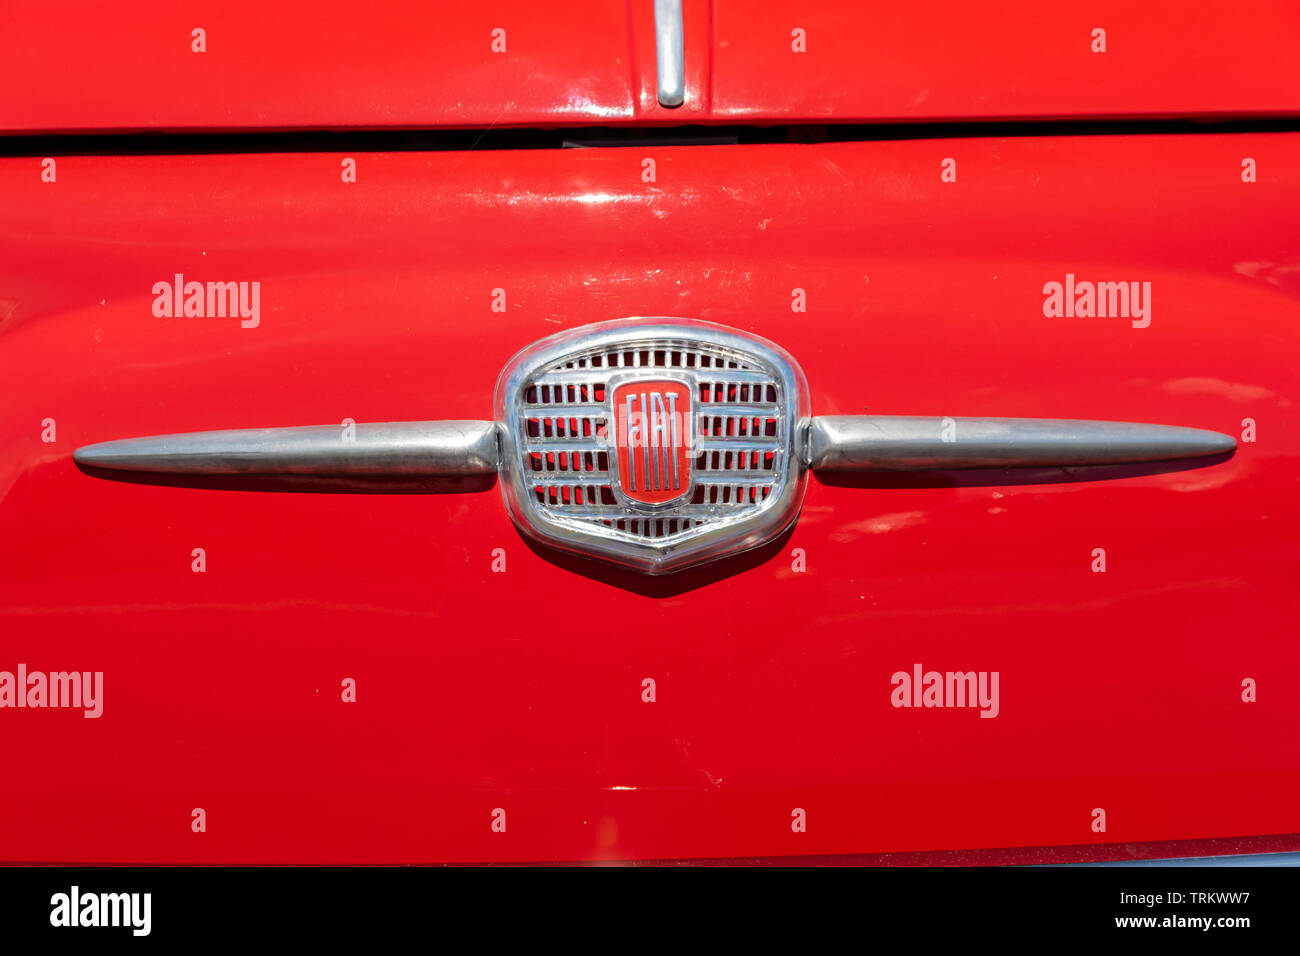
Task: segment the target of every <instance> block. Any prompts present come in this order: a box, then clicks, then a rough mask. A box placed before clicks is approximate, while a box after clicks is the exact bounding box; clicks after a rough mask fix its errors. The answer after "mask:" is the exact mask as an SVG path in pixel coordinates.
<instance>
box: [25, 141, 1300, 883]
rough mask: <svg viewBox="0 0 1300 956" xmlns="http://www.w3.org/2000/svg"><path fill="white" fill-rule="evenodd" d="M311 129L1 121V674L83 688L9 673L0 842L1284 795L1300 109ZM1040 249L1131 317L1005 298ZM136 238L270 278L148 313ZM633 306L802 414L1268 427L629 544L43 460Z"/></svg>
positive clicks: (460, 846) (191, 266)
mask: <svg viewBox="0 0 1300 956" xmlns="http://www.w3.org/2000/svg"><path fill="white" fill-rule="evenodd" d="M645 155H651V156H653V157H654V158H655V159H656V160H657V171H658V172H657V176H658V181H657V182H656V183H653V184H646V183H643V182H642V180H641V170H642V163H641V160H642V158H643V156H645ZM1243 156H1249V157H1252V158H1254V159H1255V160H1256V161H1257V163H1258V170H1259V181H1258V182H1257V183H1254V184H1246V183H1243V182H1242V181H1241V177H1240V170H1241V160H1242V157H1243ZM946 157H950V158H955V159H956V161H957V169H958V179H957V182H955V183H944V182H941V181H940V175H939V173H940V167H941V160H942V159H944V158H946ZM339 166H340V157H339V156H337V155H328V154H322V155H263V156H241V155H230V156H209V157H134V158H112V157H109V158H91V157H86V158H78V157H66V158H63V159H60V160H59V163H58V180H57V183H54V184H48V183H42V182H41V179H40V164H39V160H38V159H35V158H32V159H4V160H0V196H3V197H4V205H5V209H6V214H5V216H4V217H3V218H2V219H0V407H3V408H4V415H3V418H2V419H0V429H2V431H0V542H3V546H2V547H0V609H2V615H3V617H2V621H3V624H2V628H0V669H5V670H12V669H13V668H14V667H15V666H16V665H17V664H18V663H24V664H26V665H27V667H28V668H29V669H31V670H45V671H53V670H65V669H76V670H93V671H102V672H103V673H104V687H105V690H104V713H103V716H102V717H100V718H99V719H95V720H87V719H83V717H82V716H81V713H80V712H79V711H69V710H52V709H46V710H33V709H24V710H13V709H6V710H0V734H2V735H3V741H4V750H5V768H6V771H5V783H4V786H3V787H0V858H4V859H9V860H32V859H45V860H78V861H163V862H166V861H185V862H189V861H206V862H219V861H266V862H272V861H276V862H290V861H293V862H315V861H464V860H555V859H603V858H685V857H710V858H720V857H737V856H775V855H782V854H821V853H835V854H848V853H879V852H895V851H908V852H912V851H924V850H932V849H945V850H953V849H965V848H976V847H1026V846H1042V845H1078V844H1087V843H1096V844H1102V843H1115V844H1124V843H1132V842H1140V841H1155V840H1185V839H1193V838H1211V837H1233V836H1241V835H1257V834H1270V833H1294V832H1296V831H1297V830H1300V810H1298V809H1297V805H1296V802H1295V800H1294V795H1295V794H1296V792H1297V791H1298V788H1300V741H1297V738H1296V735H1295V733H1294V728H1295V726H1296V725H1297V721H1298V720H1300V693H1297V691H1298V690H1300V688H1297V678H1296V675H1297V674H1298V673H1300V645H1297V642H1296V607H1295V591H1294V577H1295V568H1296V566H1297V550H1298V546H1297V530H1300V529H1298V528H1297V521H1296V510H1295V507H1294V498H1295V493H1296V474H1297V457H1298V456H1300V430H1298V427H1297V422H1296V417H1295V407H1294V401H1295V396H1296V395H1297V392H1298V388H1297V386H1298V385H1300V383H1298V382H1297V369H1296V363H1295V354H1296V344H1297V329H1300V278H1298V276H1300V271H1297V263H1298V262H1300V258H1298V256H1297V242H1296V232H1295V226H1294V224H1295V222H1296V219H1297V213H1300V182H1298V181H1297V179H1296V178H1295V176H1294V170H1295V169H1297V168H1300V136H1297V135H1289V134H1258V135H1257V134H1243V135H1236V136H1217V135H1201V136H1195V137H1160V136H1131V137H1075V138H1059V139H1033V138H1022V139H1010V140H960V141H928V142H885V143H866V144H838V145H823V146H758V147H696V148H650V149H649V150H648V151H643V150H641V149H614V150H567V151H528V152H504V151H503V152H492V153H484V154H482V155H478V154H474V155H469V156H467V155H464V154H451V153H446V154H433V155H424V154H412V153H403V154H391V155H378V154H376V155H361V156H359V157H358V181H357V183H356V184H355V185H344V184H342V183H341V182H340V181H339ZM1067 272H1069V273H1074V274H1076V275H1077V276H1079V277H1081V278H1083V277H1092V278H1094V279H1097V280H1107V279H1115V280H1135V281H1149V282H1151V283H1152V289H1153V292H1152V322H1151V324H1150V326H1149V327H1148V328H1145V329H1134V328H1132V327H1131V325H1130V324H1129V323H1128V322H1126V321H1123V320H1099V319H1063V318H1058V319H1048V318H1045V317H1044V315H1043V309H1042V305H1043V293H1042V288H1043V285H1044V283H1045V282H1048V281H1053V280H1058V281H1059V280H1060V279H1062V278H1063V276H1064V275H1065V274H1066V273H1067ZM175 273H183V274H184V275H185V276H186V277H188V278H193V279H197V280H200V281H207V280H220V281H258V282H260V283H261V316H260V323H259V324H258V326H257V327H256V328H251V329H244V328H241V327H240V323H239V321H238V320H237V319H221V318H202V319H200V318H188V319H176V318H172V319H167V318H157V317H155V316H154V314H153V311H152V308H151V306H152V303H153V294H152V292H151V289H152V286H153V284H154V283H156V282H159V281H171V279H172V277H173V275H174V274H175ZM498 288H500V289H504V290H506V296H507V302H508V308H507V311H506V312H505V313H498V312H494V311H492V309H491V304H492V301H493V298H494V292H493V290H494V289H498ZM795 288H800V289H803V290H805V292H806V296H807V312H806V313H794V312H792V311H791V301H792V289H795ZM637 314H641V315H685V316H693V317H698V318H703V319H707V320H711V321H715V322H721V323H724V324H730V325H733V326H736V327H739V328H743V329H748V330H751V331H754V332H757V333H759V334H761V335H763V336H766V337H768V338H770V339H772V340H774V341H775V342H777V343H779V344H780V345H782V346H783V347H785V348H786V349H788V350H789V351H790V352H792V353H793V354H794V355H795V356H796V358H797V359H798V360H799V361H800V363H801V364H802V366H803V369H804V371H805V373H806V374H807V377H808V380H809V383H810V387H811V390H812V406H813V411H814V413H823V414H824V413H837V412H838V413H856V412H864V411H865V412H871V413H876V414H923V415H988V416H1045V417H1046V416H1055V417H1080V418H1098V419H1118V420H1139V421H1151V422H1161V423H1166V424H1176V425H1192V426H1198V427H1205V428H1213V429H1217V430H1221V431H1225V432H1229V433H1232V434H1239V433H1240V432H1241V429H1242V420H1243V419H1244V418H1251V419H1254V420H1255V421H1256V422H1257V423H1258V436H1259V440H1258V441H1257V442H1254V443H1244V444H1242V446H1241V448H1240V450H1239V451H1238V453H1237V455H1236V456H1235V457H1234V458H1232V459H1231V460H1229V461H1227V462H1224V463H1219V464H1215V465H1211V466H1209V467H1205V468H1200V469H1196V470H1188V471H1176V472H1160V471H1158V470H1157V471H1155V472H1154V473H1138V474H1132V473H1125V474H1127V475H1128V476H1127V477H1118V478H1113V479H1111V480H1107V481H1087V482H1085V481H1076V480H1070V478H1071V476H1069V475H1065V474H1061V473H1056V474H1045V473H1036V474H1032V475H1019V476H1014V477H1015V479H1018V480H1021V481H1024V480H1026V479H1031V480H1034V481H1037V482H1038V483H1033V484H1025V483H1021V484H1013V483H1008V482H1010V481H1012V480H1013V478H1012V477H1010V476H1006V475H996V474H995V475H990V476H982V477H966V478H959V477H958V476H952V475H949V476H939V477H931V478H928V479H915V480H910V479H908V478H885V479H880V478H868V477H862V478H843V477H841V478H837V479H832V478H825V477H823V478H813V479H812V480H811V481H810V485H809V491H808V497H807V500H806V503H805V505H804V508H803V512H802V515H801V517H800V519H799V522H798V524H797V526H796V527H795V529H794V531H793V533H792V534H791V535H790V536H789V537H788V538H786V539H784V540H782V541H780V542H778V543H777V544H776V545H775V546H773V547H770V548H768V549H765V550H764V551H761V552H759V553H756V554H753V555H750V556H747V557H743V558H739V559H735V560H731V561H728V562H724V563H721V564H718V565H714V566H712V567H710V568H706V569H702V570H698V571H691V572H685V573H683V574H679V575H675V576H672V577H669V578H666V579H656V580H650V579H646V578H643V577H640V576H638V575H635V574H633V573H625V572H618V571H611V570H608V569H606V568H604V567H603V566H601V565H596V564H591V563H588V562H585V561H582V560H580V559H576V558H569V557H563V556H558V555H555V554H553V553H551V552H541V551H535V550H533V549H532V548H530V547H529V546H528V545H527V544H526V543H525V542H524V541H523V539H521V537H520V536H519V534H518V533H517V532H516V531H515V530H514V528H513V527H512V526H511V525H510V523H509V521H508V520H507V518H506V516H505V512H504V509H503V507H502V503H501V500H500V495H499V493H498V490H497V489H496V488H492V487H489V488H484V489H480V490H478V491H468V492H464V493H449V494H414V495H408V494H362V493H348V494H323V493H319V494H313V493H285V492H271V491H263V490H253V491H250V490H234V489H232V488H227V487H210V488H195V487H165V486H157V485H149V484H133V483H126V482H119V481H109V480H104V479H101V478H96V477H91V476H89V475H87V474H83V473H82V472H81V471H79V470H78V469H77V468H76V467H75V466H74V464H73V462H72V459H71V454H72V451H73V449H74V448H76V447H77V446H79V445H82V444H86V443H89V442H96V441H101V440H106V439H112V438H121V437H128V436H135V435H145V434H156V433H164V432H171V431H188V430H196V429H207V428H223V427H232V428H233V427H241V426H260V425H291V424H317V423H328V422H336V421H342V419H344V418H352V419H355V420H356V421H388V420H402V419H420V418H444V417H445V418H483V417H487V416H488V415H489V414H490V399H491V393H492V388H493V383H494V381H495V377H496V374H497V372H498V370H499V369H500V368H501V366H502V365H503V364H504V363H505V362H506V360H507V359H508V358H509V357H510V356H511V354H513V353H514V352H515V351H516V350H517V349H519V348H520V347H522V346H524V345H527V344H529V343H530V342H532V341H534V340H536V339H538V338H541V337H543V336H545V335H547V334H549V333H552V332H554V331H556V330H558V329H560V328H567V327H571V326H574V325H579V324H582V323H587V322H593V321H598V320H603V319H608V318H613V317H618V316H624V315H637ZM46 418H53V419H55V420H56V422H57V440H56V441H55V442H53V443H43V442H42V440H41V435H42V430H43V427H44V426H43V425H42V421H43V419H46ZM200 547H201V548H204V549H206V556H207V570H206V572H205V573H202V574H197V573H193V572H192V570H191V562H192V560H193V558H192V549H194V548H200ZM1099 547H1100V548H1104V549H1106V552H1107V556H1108V568H1107V571H1106V573H1104V574H1096V573H1093V572H1092V571H1091V569H1090V568H1091V565H1092V562H1093V555H1092V552H1093V549H1095V548H1099ZM494 549H503V551H504V557H505V561H506V569H505V571H504V573H494V572H493V570H492V567H493V562H494V557H496V555H494ZM795 549H800V550H801V551H802V556H803V559H804V560H805V561H806V571H803V572H799V571H796V570H794V568H795V566H796V563H797V562H796V555H795V553H794V552H795ZM918 662H919V663H921V664H923V665H924V666H925V667H926V668H927V669H928V668H934V669H938V670H941V671H943V670H957V669H960V670H980V671H984V670H987V671H998V672H999V673H1000V675H1001V678H1000V681H1001V682H1000V688H1001V689H1000V712H999V715H998V716H997V718H995V719H980V718H979V717H978V715H977V713H976V712H975V711H973V710H955V709H952V710H949V709H936V710H924V709H922V710H913V709H896V708H893V707H891V705H890V691H891V684H890V678H891V675H892V674H893V673H894V672H895V671H899V670H909V669H910V668H911V667H912V666H913V664H915V663H918ZM647 677H650V678H653V679H654V680H655V681H656V682H657V685H656V686H657V700H656V701H655V702H654V703H652V704H651V703H645V702H643V700H642V681H643V679H644V678H647ZM1247 677H1249V678H1252V679H1254V680H1256V681H1257V682H1258V688H1259V690H1258V702H1257V703H1253V704H1246V703H1243V702H1242V700H1241V681H1242V680H1243V679H1244V678H1247ZM346 678H352V679H355V681H356V682H357V701H356V702H355V703H344V702H342V700H341V699H340V698H341V691H340V687H341V682H342V681H343V680H345V679H346ZM1098 807H1101V808H1104V809H1105V810H1106V813H1107V822H1108V829H1107V831H1106V832H1105V833H1104V834H1102V833H1094V832H1092V831H1091V827H1090V824H1091V816H1090V815H1091V813H1092V811H1093V809H1094V808H1098ZM194 808H203V809H204V810H206V813H207V832H206V833H202V834H198V833H194V832H191V813H192V810H193V809H194ZM496 808H503V809H505V810H506V813H507V819H508V827H507V831H506V832H505V833H494V832H493V831H492V829H491V822H492V812H493V810H494V809H496ZM795 808H801V809H803V810H805V811H806V812H807V832H805V833H795V832H792V830H791V819H792V817H791V814H792V811H793V810H794V809H795Z"/></svg>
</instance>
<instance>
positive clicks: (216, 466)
mask: <svg viewBox="0 0 1300 956" xmlns="http://www.w3.org/2000/svg"><path fill="white" fill-rule="evenodd" d="M72 457H73V458H74V459H75V460H76V462H77V463H78V464H80V465H86V466H87V467H91V468H103V469H109V470H113V471H137V472H150V473H153V474H174V475H323V476H333V475H427V476H446V477H453V476H462V475H490V474H495V473H496V470H497V431H496V425H495V423H493V422H483V421H439V422H383V423H378V424H358V425H355V426H348V427H346V428H345V427H344V426H342V425H310V426H306V427H302V428H239V429H227V430H224V431H212V432H189V433H185V434H179V435H157V436H153V437H149V438H127V439H124V440H122V441H108V442H101V443H100V444H97V445H86V446H85V447H83V448H78V449H77V450H76V451H75V452H74V453H73V456H72Z"/></svg>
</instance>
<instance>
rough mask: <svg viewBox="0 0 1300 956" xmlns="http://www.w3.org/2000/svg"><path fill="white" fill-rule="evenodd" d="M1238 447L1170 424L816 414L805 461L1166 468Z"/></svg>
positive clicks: (881, 467) (818, 464)
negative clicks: (1158, 464) (1157, 464)
mask: <svg viewBox="0 0 1300 956" xmlns="http://www.w3.org/2000/svg"><path fill="white" fill-rule="evenodd" d="M1236 447H1237V441H1236V439H1235V438H1233V437H1232V436H1231V435H1223V434H1220V433H1219V432H1212V431H1206V430H1204V429H1201V428H1182V427H1178V426H1174V425H1144V424H1138V423H1134V422H1097V421H1077V420H1072V419H1060V418H920V417H913V416H909V415H880V416H873V415H820V416H817V417H816V418H813V419H811V420H810V422H809V425H808V430H807V437H806V441H805V445H804V448H805V456H804V460H805V463H806V464H807V465H808V466H809V467H810V468H813V469H815V470H818V471H923V470H941V469H953V468H1019V467H1034V466H1052V465H1113V464H1125V463H1132V462H1146V461H1169V460H1173V459H1179V458H1202V457H1205V456H1209V455H1226V454H1230V453H1231V452H1233V451H1234V450H1235V449H1236Z"/></svg>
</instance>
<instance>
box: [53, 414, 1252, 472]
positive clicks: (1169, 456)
mask: <svg viewBox="0 0 1300 956" xmlns="http://www.w3.org/2000/svg"><path fill="white" fill-rule="evenodd" d="M802 430H803V436H804V437H803V441H802V452H801V455H800V457H801V459H802V463H803V464H804V465H806V466H807V467H809V468H812V469H814V470H816V471H923V470H942V469H960V468H1018V467H1042V466H1048V467H1050V466H1068V465H1113V464H1125V463H1136V462H1149V461H1170V460H1175V459H1183V458H1203V457H1208V456H1213V455H1228V454H1231V453H1232V452H1233V451H1235V450H1236V447H1237V442H1236V439H1234V438H1233V437H1232V436H1231V435H1224V434H1221V433H1219V432H1213V431H1207V430H1205V429H1201V428H1183V427H1180V426H1174V425H1146V424H1139V423H1134V422H1099V421H1079V420H1072V419H1057V418H928V417H916V416H910V415H819V416H816V417H814V418H809V419H805V423H804V426H803V429H802ZM498 437H499V436H498V429H497V425H496V424H495V423H494V422H487V421H432V422H382V423H372V424H366V423H362V424H356V425H350V426H344V425H311V426H305V427H300V428H243V429H228V430H223V431H209V432H187V433H184V434H177V435H156V436H152V437H148V438H127V439H122V440H120V441H108V442H101V443H99V444H96V445H86V446H84V447H82V448H78V449H77V450H76V451H75V452H74V453H73V458H74V459H75V460H76V461H77V463H78V464H80V465H84V466H86V467H89V468H98V469H105V470H111V471H134V472H149V473H153V474H178V475H315V476H330V475H344V476H346V475H420V476H448V477H450V476H462V475H490V474H495V473H496V471H497V468H498V464H499V462H500V455H499V450H498Z"/></svg>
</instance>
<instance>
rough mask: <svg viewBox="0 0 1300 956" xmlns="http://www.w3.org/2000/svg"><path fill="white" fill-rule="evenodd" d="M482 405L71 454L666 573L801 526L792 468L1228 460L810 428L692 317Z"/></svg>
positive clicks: (727, 337)
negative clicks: (488, 527)
mask: <svg viewBox="0 0 1300 956" xmlns="http://www.w3.org/2000/svg"><path fill="white" fill-rule="evenodd" d="M494 404H495V418H494V420H492V421H485V420H462V419H454V420H451V419H437V420H433V421H402V422H371V423H354V422H352V421H351V419H347V420H345V422H344V426H345V427H343V428H342V429H340V428H339V427H338V426H335V425H306V426H291V427H272V428H244V429H233V430H230V429H227V430H223V431H204V432H185V433H181V434H173V435H153V436H149V437H145V438H125V439H119V440H116V441H106V442H100V443H98V444H94V445H86V446H84V447H82V448H78V449H77V450H76V452H75V454H74V456H73V457H74V458H75V460H76V462H77V464H78V465H79V466H80V467H81V468H82V469H83V470H84V471H86V472H88V473H89V474H92V475H98V476H100V477H115V476H117V475H119V474H120V473H121V472H130V473H133V475H134V476H135V477H134V478H133V480H136V481H138V480H140V477H139V476H140V475H151V474H152V475H155V476H166V480H167V482H168V483H172V484H175V483H177V482H178V481H179V482H180V483H184V481H185V479H184V477H183V476H187V475H189V476H197V477H196V478H195V479H194V480H195V481H196V482H199V483H200V486H201V487H202V486H203V485H202V484H201V482H203V481H206V480H207V479H210V478H211V477H212V476H217V475H221V476H230V477H234V478H236V479H239V478H260V477H265V476H275V477H276V478H278V479H279V480H282V481H288V482H293V481H312V482H320V481H326V482H328V481H335V480H345V479H352V478H355V477H357V476H363V477H365V478H375V477H378V478H380V479H381V480H389V479H400V478H412V477H414V478H418V479H422V480H423V479H430V480H433V481H434V482H435V483H437V482H441V481H443V480H449V481H447V486H448V487H454V485H453V482H454V481H455V480H457V479H464V478H467V477H473V476H479V477H487V476H491V475H497V476H499V481H500V485H501V494H502V496H503V497H504V499H505V505H506V509H507V511H508V512H509V514H510V517H511V518H512V519H513V520H514V522H515V524H516V525H517V526H518V527H519V529H520V531H521V532H522V533H523V534H525V535H527V536H528V537H530V538H532V539H534V540H536V541H538V542H541V543H542V544H545V545H550V546H552V547H557V548H562V549H565V550H567V551H571V552H575V553H577V554H581V555H586V556H588V557H592V558H599V559H602V560H606V561H611V562H614V563H616V564H621V565H623V566H624V567H628V568H634V569H636V570H639V571H643V572H646V573H648V574H664V573H666V572H670V571H677V570H680V569H682V568H687V567H691V566H693V565H697V564H702V563H704V562H706V561H713V560H716V559H718V558H724V557H726V556H728V555H732V554H736V553H737V552H740V551H747V550H749V549H751V548H756V547H759V546H760V545H763V544H765V543H767V542H769V541H771V540H773V539H774V538H776V537H777V536H779V535H780V534H781V533H782V532H784V531H785V529H786V528H788V527H790V525H791V524H792V523H793V522H794V520H795V517H796V516H797V515H798V513H799V508H800V506H801V504H802V503H803V496H804V487H805V483H806V477H807V474H808V472H809V471H815V472H819V473H821V472H880V471H928V472H935V471H948V470H953V469H969V468H997V469H1015V468H1043V467H1047V468H1052V469H1057V470H1059V469H1061V468H1076V467H1077V468H1084V467H1089V466H1094V465H1117V464H1118V465H1122V464H1130V463H1137V462H1170V463H1171V464H1170V466H1169V467H1170V468H1171V469H1172V468H1190V467H1199V466H1200V465H1205V464H1212V463H1213V462H1214V461H1215V460H1216V459H1217V460H1223V459H1224V458H1227V457H1228V456H1231V455H1232V453H1233V452H1234V451H1235V450H1236V446H1237V443H1236V440H1235V439H1234V438H1233V437H1232V436H1231V435H1225V434H1221V433H1219V432H1214V431H1208V430H1205V429H1200V428H1186V427H1182V426H1175V425H1152V424H1142V423H1133V422H1109V421H1092V420H1088V419H1060V418H956V417H943V418H938V417H932V416H925V417H922V416H913V415H817V416H814V415H811V414H810V410H809V398H808V387H807V384H806V383H805V381H804V377H803V373H802V372H801V371H800V370H799V366H798V365H797V364H796V363H795V361H794V359H793V358H791V357H790V355H789V354H788V353H787V352H786V351H785V350H784V349H782V348H780V347H779V346H776V345H773V344H772V343H771V342H769V341H767V340H766V339H762V338H759V337H758V336H756V335H750V334H748V333H745V332H741V331H738V330H736V329H730V328H726V327H725V326H721V325H714V324H712V323H710V322H698V321H694V320H690V319H666V318H657V319H642V318H636V319H617V320H615V321H612V322H601V323H597V324H595V325H586V326H580V327H579V328H575V329H572V330H569V331H567V332H561V333H559V334H558V335H553V336H551V337H550V338H547V339H543V340H542V341H540V342H537V343H535V344H533V345H530V346H529V347H527V348H526V349H524V350H523V351H522V352H519V353H518V354H517V355H516V356H515V357H514V358H513V359H511V360H510V362H509V363H507V365H506V367H505V369H504V370H503V371H502V372H501V376H500V378H498V379H497V386H496V397H495V403H494ZM177 476H182V477H181V478H179V479H178V478H177ZM1022 477H1023V476H1022ZM1004 478H1005V479H1006V482H1007V483H1016V479H1015V477H1014V476H1012V475H1010V474H1006V473H1004ZM144 480H149V479H147V478H146V479H144ZM1027 480H1033V479H1032V476H1030V477H1029V478H1028V479H1027Z"/></svg>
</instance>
